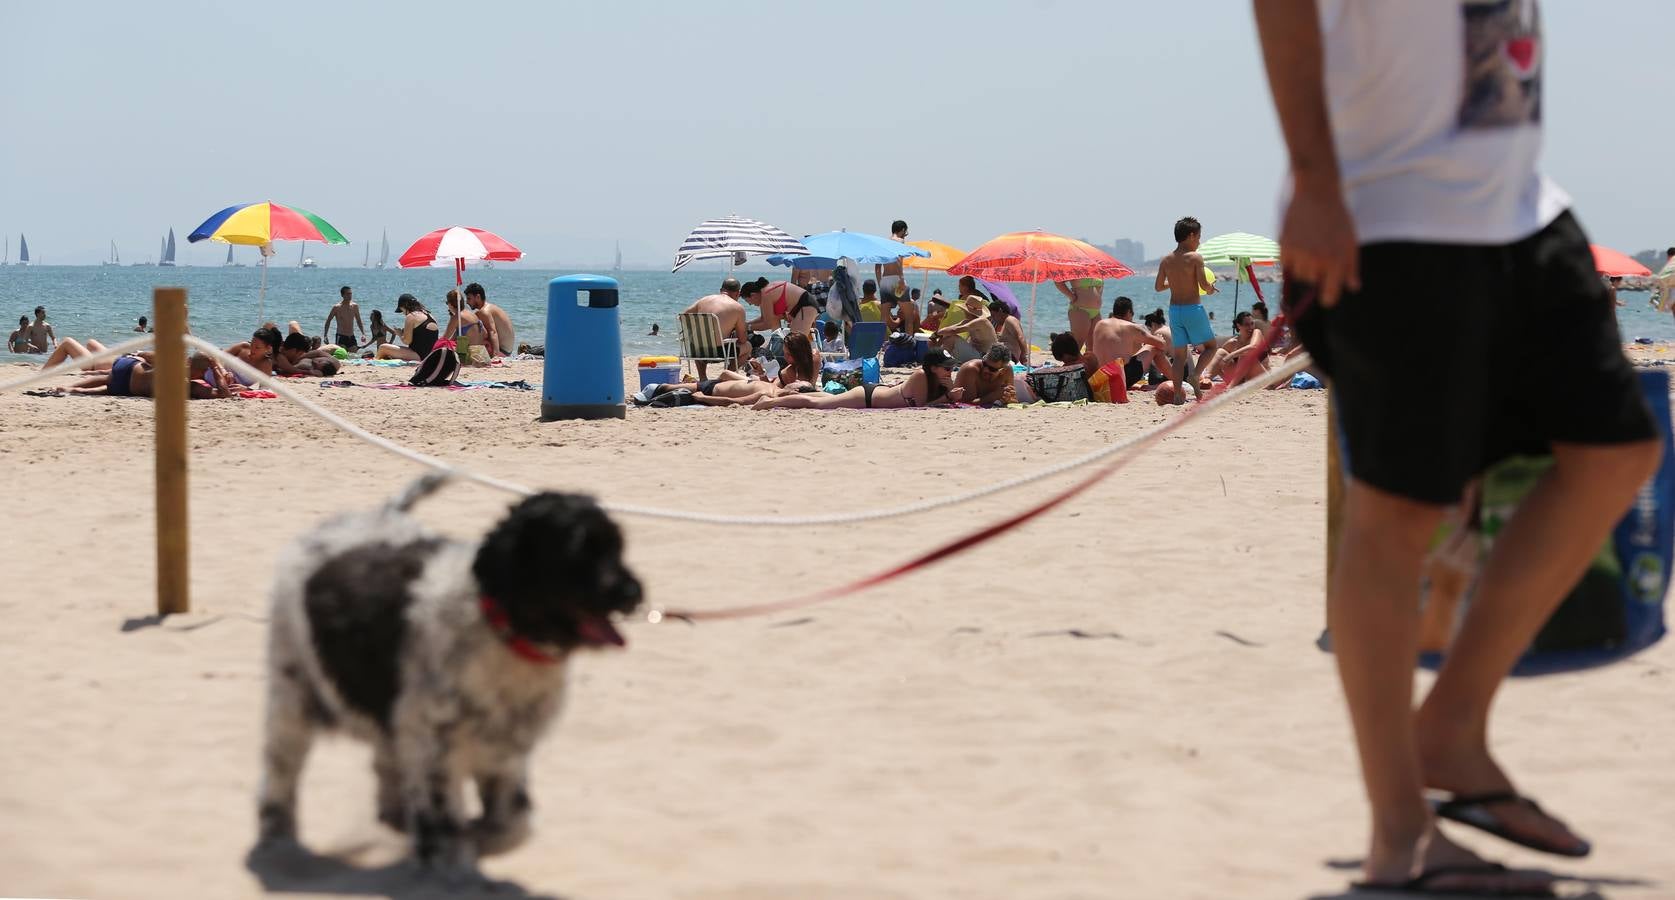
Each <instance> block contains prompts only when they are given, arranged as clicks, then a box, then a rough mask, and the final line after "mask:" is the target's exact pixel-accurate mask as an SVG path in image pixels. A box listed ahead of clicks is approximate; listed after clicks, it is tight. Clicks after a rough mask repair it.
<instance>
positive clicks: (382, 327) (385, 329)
mask: <svg viewBox="0 0 1675 900" xmlns="http://www.w3.org/2000/svg"><path fill="white" fill-rule="evenodd" d="M366 330H367V336H368V337H369V338H370V339H371V341H372V351H373V352H374V353H376V352H377V350H378V348H379V347H382V346H384V345H385V344H388V343H391V342H392V341H394V340H395V331H394V330H393V329H391V328H390V326H389V325H386V324H385V323H384V311H383V310H381V309H375V310H373V311H372V320H371V321H370V322H369V323H368V324H367V328H366Z"/></svg>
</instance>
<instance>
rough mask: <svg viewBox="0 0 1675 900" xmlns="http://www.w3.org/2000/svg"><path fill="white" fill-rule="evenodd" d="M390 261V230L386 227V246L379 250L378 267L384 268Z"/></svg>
mask: <svg viewBox="0 0 1675 900" xmlns="http://www.w3.org/2000/svg"><path fill="white" fill-rule="evenodd" d="M389 262H390V230H389V229H388V228H386V229H384V246H383V248H382V249H380V250H379V251H378V268H380V269H382V268H384V266H386V265H388V264H389Z"/></svg>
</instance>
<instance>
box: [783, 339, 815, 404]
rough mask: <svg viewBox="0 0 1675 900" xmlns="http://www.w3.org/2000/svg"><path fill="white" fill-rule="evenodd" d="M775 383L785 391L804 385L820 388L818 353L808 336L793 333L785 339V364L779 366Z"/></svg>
mask: <svg viewBox="0 0 1675 900" xmlns="http://www.w3.org/2000/svg"><path fill="white" fill-rule="evenodd" d="M775 382H776V383H777V384H778V385H779V386H780V387H782V388H785V389H787V390H796V389H797V387H798V386H799V385H805V384H806V385H808V386H810V387H819V386H820V353H819V351H817V350H815V349H814V342H813V341H811V340H809V339H808V335H806V334H801V333H796V332H793V333H792V334H791V335H790V336H789V337H787V338H786V339H785V364H784V365H783V366H780V369H779V377H778V378H776V379H775Z"/></svg>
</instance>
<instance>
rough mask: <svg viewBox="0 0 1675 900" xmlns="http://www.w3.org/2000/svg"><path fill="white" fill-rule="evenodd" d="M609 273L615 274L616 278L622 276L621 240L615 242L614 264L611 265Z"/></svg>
mask: <svg viewBox="0 0 1675 900" xmlns="http://www.w3.org/2000/svg"><path fill="white" fill-rule="evenodd" d="M611 274H612V275H615V276H616V277H617V278H621V277H622V242H621V241H617V242H616V265H614V266H612V267H611Z"/></svg>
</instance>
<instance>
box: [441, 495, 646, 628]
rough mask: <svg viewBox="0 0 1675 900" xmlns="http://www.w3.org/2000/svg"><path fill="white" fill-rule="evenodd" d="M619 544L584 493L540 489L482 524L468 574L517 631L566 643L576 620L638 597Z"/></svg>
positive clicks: (627, 605) (624, 607) (625, 606)
mask: <svg viewBox="0 0 1675 900" xmlns="http://www.w3.org/2000/svg"><path fill="white" fill-rule="evenodd" d="M622 549H623V541H622V532H621V531H620V530H619V529H618V528H617V526H616V523H615V522H612V521H611V520H610V517H608V516H606V515H605V512H604V510H601V509H600V508H599V506H598V504H596V503H594V502H593V500H592V499H591V498H589V497H584V496H580V495H577V494H558V493H543V494H537V495H535V496H533V497H530V498H528V499H527V500H524V501H523V502H521V503H519V504H518V505H516V506H514V507H513V508H512V510H511V511H510V512H509V513H508V514H507V516H506V518H505V519H504V520H503V521H502V522H501V523H500V524H499V525H497V526H496V527H495V528H494V530H493V531H491V532H489V534H488V535H487V536H486V537H485V538H484V540H483V544H482V546H481V547H480V548H479V549H478V551H477V558H476V560H475V562H474V563H473V564H472V574H473V575H474V576H476V579H477V583H478V585H479V587H480V588H481V589H482V591H483V593H484V594H486V595H488V596H491V597H494V598H495V599H496V600H497V601H498V602H499V603H500V605H501V606H502V608H504V609H505V610H506V614H507V617H508V618H509V619H510V620H511V623H512V626H513V627H514V628H515V629H516V630H517V631H518V632H519V633H521V634H524V635H525V636H527V637H529V638H531V639H534V640H549V641H555V642H558V643H572V642H574V641H575V640H577V639H578V623H580V622H581V621H582V620H584V619H590V618H599V617H603V616H607V615H609V614H610V613H612V612H629V611H632V610H633V609H634V607H636V606H637V605H639V601H640V583H639V580H638V579H636V578H635V577H634V575H633V574H632V573H631V572H629V571H628V569H627V567H626V566H625V565H624V564H623V561H622Z"/></svg>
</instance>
